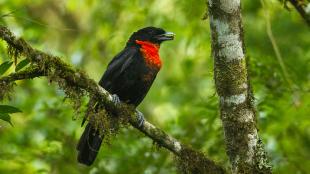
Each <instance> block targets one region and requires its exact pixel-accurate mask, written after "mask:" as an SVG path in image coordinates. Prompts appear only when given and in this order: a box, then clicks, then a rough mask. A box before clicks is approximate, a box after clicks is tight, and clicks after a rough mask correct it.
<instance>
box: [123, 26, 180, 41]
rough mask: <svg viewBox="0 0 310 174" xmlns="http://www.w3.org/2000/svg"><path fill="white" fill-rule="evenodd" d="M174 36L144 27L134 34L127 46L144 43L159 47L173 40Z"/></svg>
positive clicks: (160, 30)
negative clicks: (138, 42) (137, 42)
mask: <svg viewBox="0 0 310 174" xmlns="http://www.w3.org/2000/svg"><path fill="white" fill-rule="evenodd" d="M174 36H175V34H174V33H172V32H166V31H165V30H163V29H161V28H156V27H146V28H142V29H140V30H138V31H136V32H134V33H133V34H132V35H131V36H130V38H129V40H128V43H127V44H136V41H146V42H150V43H152V44H158V45H159V44H161V43H162V42H164V41H168V40H173V39H174Z"/></svg>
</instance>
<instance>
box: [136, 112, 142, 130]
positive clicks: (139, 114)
mask: <svg viewBox="0 0 310 174" xmlns="http://www.w3.org/2000/svg"><path fill="white" fill-rule="evenodd" d="M136 112H137V116H138V122H139V124H138V126H139V127H141V126H142V125H143V123H144V115H143V114H142V112H140V111H138V110H136Z"/></svg>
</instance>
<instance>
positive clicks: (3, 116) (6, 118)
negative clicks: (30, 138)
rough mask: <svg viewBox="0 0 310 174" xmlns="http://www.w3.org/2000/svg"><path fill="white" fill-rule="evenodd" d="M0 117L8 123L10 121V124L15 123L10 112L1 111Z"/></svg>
mask: <svg viewBox="0 0 310 174" xmlns="http://www.w3.org/2000/svg"><path fill="white" fill-rule="evenodd" d="M0 119H1V120H3V121H6V122H8V123H10V125H11V126H12V127H13V124H12V122H11V116H10V115H9V114H6V113H0Z"/></svg>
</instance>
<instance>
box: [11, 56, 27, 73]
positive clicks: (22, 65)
mask: <svg viewBox="0 0 310 174" xmlns="http://www.w3.org/2000/svg"><path fill="white" fill-rule="evenodd" d="M29 63H30V62H29V60H28V59H24V60H22V61H20V62H19V63H18V64H17V65H16V67H15V71H16V72H17V71H19V70H21V69H23V68H24V67H25V66H27V65H28V64H29Z"/></svg>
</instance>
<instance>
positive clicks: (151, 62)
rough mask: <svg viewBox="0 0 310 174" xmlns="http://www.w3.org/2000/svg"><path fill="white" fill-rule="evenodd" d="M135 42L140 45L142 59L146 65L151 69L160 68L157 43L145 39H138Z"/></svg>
mask: <svg viewBox="0 0 310 174" xmlns="http://www.w3.org/2000/svg"><path fill="white" fill-rule="evenodd" d="M136 43H137V44H139V45H140V46H141V47H140V52H141V54H142V56H143V58H144V61H145V63H146V65H147V66H149V67H150V68H152V69H154V68H155V69H158V70H159V69H160V68H161V65H162V62H161V60H160V57H159V53H158V51H159V45H158V44H153V43H151V42H147V41H139V40H136Z"/></svg>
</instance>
